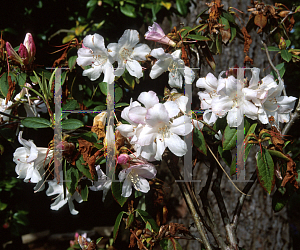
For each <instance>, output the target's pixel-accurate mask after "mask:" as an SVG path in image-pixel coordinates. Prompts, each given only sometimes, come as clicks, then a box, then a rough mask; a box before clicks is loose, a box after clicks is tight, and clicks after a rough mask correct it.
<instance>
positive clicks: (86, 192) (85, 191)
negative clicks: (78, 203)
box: [80, 185, 89, 201]
mask: <svg viewBox="0 0 300 250" xmlns="http://www.w3.org/2000/svg"><path fill="white" fill-rule="evenodd" d="M80 195H81V197H82V199H83V201H87V200H88V196H89V187H88V186H87V185H85V186H84V188H82V189H81V192H80Z"/></svg>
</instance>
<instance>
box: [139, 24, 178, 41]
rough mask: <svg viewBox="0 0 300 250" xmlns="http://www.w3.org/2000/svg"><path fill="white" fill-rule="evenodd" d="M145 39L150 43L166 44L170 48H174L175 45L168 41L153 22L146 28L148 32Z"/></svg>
mask: <svg viewBox="0 0 300 250" xmlns="http://www.w3.org/2000/svg"><path fill="white" fill-rule="evenodd" d="M145 39H147V40H150V41H155V42H159V43H162V44H167V45H170V46H172V47H175V46H176V43H175V42H174V41H172V40H170V38H168V37H167V36H166V35H165V33H164V31H163V30H162V28H161V27H160V26H159V25H158V24H157V23H155V22H154V23H153V25H152V26H149V27H148V31H147V32H146V34H145Z"/></svg>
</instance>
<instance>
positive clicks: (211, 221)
mask: <svg viewBox="0 0 300 250" xmlns="http://www.w3.org/2000/svg"><path fill="white" fill-rule="evenodd" d="M215 167H216V164H215V163H214V162H212V164H210V168H209V172H208V176H207V179H206V183H205V186H204V187H203V188H202V190H201V191H200V193H199V195H200V198H201V201H202V205H203V210H204V212H205V215H206V217H208V219H209V224H210V228H211V230H210V231H211V233H212V235H213V236H214V238H215V240H216V242H217V244H218V246H219V247H220V248H221V249H226V244H225V242H224V241H223V239H222V238H221V234H220V232H219V230H218V227H217V225H216V222H215V219H214V215H213V213H212V209H211V207H210V204H209V202H208V199H207V193H208V191H209V187H210V184H211V181H212V175H213V172H214V169H215Z"/></svg>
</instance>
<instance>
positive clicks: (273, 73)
mask: <svg viewBox="0 0 300 250" xmlns="http://www.w3.org/2000/svg"><path fill="white" fill-rule="evenodd" d="M275 68H276V69H278V71H279V74H280V77H281V78H282V77H283V75H284V73H285V63H284V62H283V63H280V64H278V65H276V66H275ZM271 74H272V75H273V76H274V77H275V78H277V74H276V73H275V71H274V70H273V69H272V71H271Z"/></svg>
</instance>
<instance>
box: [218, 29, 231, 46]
mask: <svg viewBox="0 0 300 250" xmlns="http://www.w3.org/2000/svg"><path fill="white" fill-rule="evenodd" d="M220 32H221V36H222V42H223V43H224V44H226V43H227V42H228V41H229V40H230V37H231V32H230V29H228V30H224V29H221V30H220Z"/></svg>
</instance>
